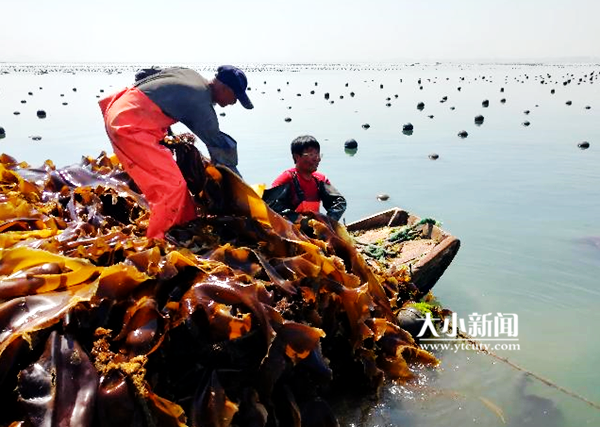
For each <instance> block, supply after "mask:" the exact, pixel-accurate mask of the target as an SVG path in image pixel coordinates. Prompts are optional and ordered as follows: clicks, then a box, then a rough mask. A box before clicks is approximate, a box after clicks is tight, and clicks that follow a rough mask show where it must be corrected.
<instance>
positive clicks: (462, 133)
mask: <svg viewBox="0 0 600 427" xmlns="http://www.w3.org/2000/svg"><path fill="white" fill-rule="evenodd" d="M458 136H459V137H461V138H466V137H467V136H469V134H468V133H467V131H466V130H461V131H460V132H458Z"/></svg>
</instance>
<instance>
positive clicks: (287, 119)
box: [283, 117, 292, 123]
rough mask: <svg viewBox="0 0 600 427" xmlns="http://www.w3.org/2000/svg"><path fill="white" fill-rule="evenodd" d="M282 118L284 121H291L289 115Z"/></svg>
mask: <svg viewBox="0 0 600 427" xmlns="http://www.w3.org/2000/svg"><path fill="white" fill-rule="evenodd" d="M283 120H284V121H286V122H288V123H289V122H291V121H292V119H291V117H286V118H285V119H283Z"/></svg>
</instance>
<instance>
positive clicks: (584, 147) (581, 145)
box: [577, 141, 590, 150]
mask: <svg viewBox="0 0 600 427" xmlns="http://www.w3.org/2000/svg"><path fill="white" fill-rule="evenodd" d="M577 146H578V147H579V148H581V149H582V150H587V149H588V148H590V143H589V142H587V141H583V142H580V143H579V144H577Z"/></svg>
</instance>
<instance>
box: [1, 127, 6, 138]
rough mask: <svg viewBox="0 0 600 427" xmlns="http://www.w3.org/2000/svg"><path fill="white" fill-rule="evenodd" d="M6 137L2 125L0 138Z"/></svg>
mask: <svg viewBox="0 0 600 427" xmlns="http://www.w3.org/2000/svg"><path fill="white" fill-rule="evenodd" d="M2 138H6V131H5V130H4V128H3V127H0V139H2Z"/></svg>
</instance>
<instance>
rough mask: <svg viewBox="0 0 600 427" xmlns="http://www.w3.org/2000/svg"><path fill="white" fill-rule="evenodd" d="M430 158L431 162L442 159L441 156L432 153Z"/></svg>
mask: <svg viewBox="0 0 600 427" xmlns="http://www.w3.org/2000/svg"><path fill="white" fill-rule="evenodd" d="M429 158H430V159H431V160H437V159H439V158H440V156H439V154H436V153H432V154H430V155H429Z"/></svg>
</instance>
